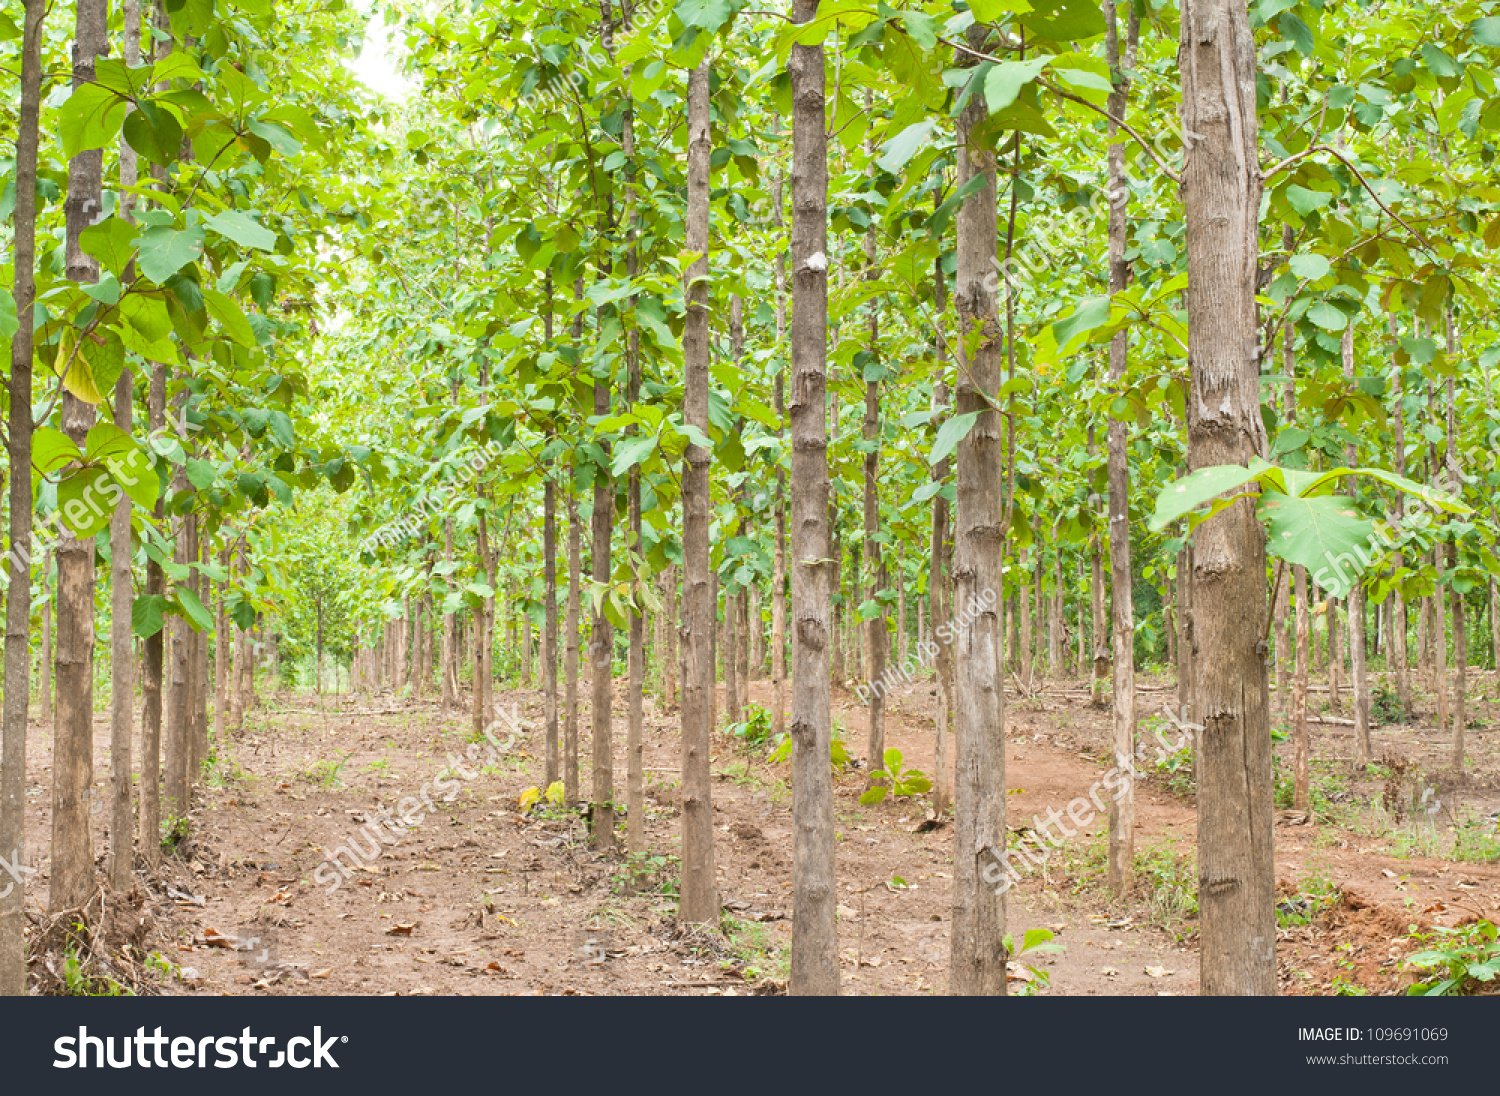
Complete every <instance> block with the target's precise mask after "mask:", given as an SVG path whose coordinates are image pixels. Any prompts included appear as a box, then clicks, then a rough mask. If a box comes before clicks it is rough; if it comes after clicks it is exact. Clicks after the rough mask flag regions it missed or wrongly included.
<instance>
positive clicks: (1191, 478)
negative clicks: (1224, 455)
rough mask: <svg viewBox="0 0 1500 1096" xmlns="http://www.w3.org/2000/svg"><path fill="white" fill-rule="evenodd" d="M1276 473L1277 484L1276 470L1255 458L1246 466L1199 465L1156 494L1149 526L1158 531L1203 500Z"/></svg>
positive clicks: (1278, 475)
mask: <svg viewBox="0 0 1500 1096" xmlns="http://www.w3.org/2000/svg"><path fill="white" fill-rule="evenodd" d="M1271 472H1274V473H1276V474H1277V475H1276V480H1277V484H1276V485H1277V486H1280V485H1281V484H1280V471H1279V469H1276V468H1273V467H1272V466H1271V465H1269V464H1267V463H1266V462H1265V461H1263V460H1261V459H1260V458H1259V457H1252V458H1250V465H1249V467H1241V466H1240V465H1238V464H1215V465H1212V466H1211V467H1208V468H1200V469H1198V471H1196V472H1194V473H1192V474H1191V475H1187V476H1184V477H1183V478H1182V479H1180V480H1178V481H1177V482H1176V483H1169V484H1167V486H1166V487H1164V488H1162V492H1161V494H1160V495H1158V496H1157V497H1156V512H1155V513H1154V514H1152V515H1151V521H1150V524H1149V528H1150V529H1151V531H1152V532H1153V533H1159V532H1161V531H1162V530H1163V529H1165V528H1166V527H1167V526H1168V525H1169V524H1171V523H1172V522H1174V521H1176V520H1177V519H1178V518H1180V517H1182V516H1183V515H1184V514H1187V513H1190V512H1192V511H1193V510H1196V509H1197V508H1198V507H1200V506H1202V505H1203V504H1204V503H1206V502H1209V501H1210V500H1212V499H1215V498H1217V497H1218V496H1220V495H1222V494H1224V493H1225V492H1227V491H1233V490H1236V489H1237V488H1240V487H1244V486H1246V485H1247V484H1250V483H1255V482H1258V481H1263V480H1264V479H1266V478H1268V477H1267V473H1271Z"/></svg>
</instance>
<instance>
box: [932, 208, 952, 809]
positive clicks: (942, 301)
mask: <svg viewBox="0 0 1500 1096" xmlns="http://www.w3.org/2000/svg"><path fill="white" fill-rule="evenodd" d="M933 201H934V202H935V203H938V204H941V201H942V199H941V196H940V195H934V196H933ZM939 250H940V251H941V248H939ZM932 299H933V311H934V313H935V314H936V315H935V319H934V322H933V329H934V334H935V350H936V363H937V364H936V368H935V369H934V370H933V380H932V410H933V427H934V429H941V428H942V425H943V421H944V420H945V419H946V418H947V417H948V341H947V333H946V330H945V328H944V320H945V319H946V318H947V307H948V279H947V276H946V275H945V274H944V273H943V260H942V257H941V256H939V257H938V258H937V259H936V260H934V261H933V264H932ZM951 471H952V462H950V461H949V459H948V458H947V457H944V458H943V459H942V460H940V461H938V463H937V465H936V466H935V467H934V468H933V470H932V478H933V481H934V482H936V483H944V482H946V481H947V479H948V476H949V473H950V472H951ZM948 524H949V522H948V499H947V497H946V496H944V495H943V493H942V492H938V494H936V495H934V496H933V497H932V544H931V553H930V554H931V565H930V568H929V571H928V579H927V610H928V612H929V613H930V614H931V618H932V626H931V633H932V642H933V643H934V644H935V645H936V647H937V654H936V655H934V656H933V680H934V684H935V685H936V686H937V712H936V720H935V722H936V738H935V740H934V742H933V753H932V757H933V760H932V768H933V774H932V810H933V814H934V815H936V816H937V817H938V818H942V817H943V815H944V813H945V812H946V811H947V810H948V807H949V804H950V803H951V802H952V799H953V788H952V786H951V784H950V782H949V779H948V727H949V719H950V718H951V712H952V711H953V633H952V631H951V628H950V625H949V621H950V620H951V619H952V617H953V614H952V612H951V608H950V605H949V593H950V591H949V579H950V577H951V575H950V572H951V570H952V567H951V560H950V557H949V553H948Z"/></svg>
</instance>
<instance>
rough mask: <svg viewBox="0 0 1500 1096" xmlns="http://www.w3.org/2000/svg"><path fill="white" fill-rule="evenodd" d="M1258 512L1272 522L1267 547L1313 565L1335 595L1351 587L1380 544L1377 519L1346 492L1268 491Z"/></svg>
mask: <svg viewBox="0 0 1500 1096" xmlns="http://www.w3.org/2000/svg"><path fill="white" fill-rule="evenodd" d="M1258 512H1259V514H1260V516H1261V517H1262V518H1263V519H1264V520H1265V521H1266V522H1267V524H1268V525H1269V527H1270V528H1269V530H1268V535H1267V538H1266V550H1267V551H1268V552H1270V553H1271V555H1273V556H1275V557H1276V558H1277V559H1284V560H1286V561H1287V562H1288V563H1292V564H1296V565H1298V566H1301V567H1305V568H1307V573H1308V574H1310V575H1311V576H1312V578H1313V581H1314V582H1316V583H1317V584H1318V585H1319V586H1320V587H1322V588H1323V589H1324V590H1327V591H1328V592H1329V594H1330V595H1332V596H1333V597H1343V596H1344V595H1345V594H1347V593H1348V592H1349V590H1350V589H1351V587H1352V585H1353V580H1354V579H1357V578H1358V577H1359V575H1360V574H1362V573H1363V572H1364V570H1365V568H1367V567H1368V566H1369V564H1370V561H1371V559H1372V558H1374V555H1375V553H1376V549H1377V548H1378V545H1376V544H1375V543H1374V541H1373V534H1374V532H1375V523H1374V522H1372V521H1370V520H1369V519H1368V518H1366V517H1363V516H1361V515H1360V513H1359V512H1358V511H1357V510H1355V509H1354V506H1353V504H1352V503H1350V501H1349V500H1348V499H1347V498H1345V497H1344V496H1342V495H1319V496H1317V497H1315V498H1292V497H1290V496H1288V495H1283V494H1282V493H1281V492H1279V491H1266V492H1263V493H1262V494H1261V497H1260V506H1259V510H1258Z"/></svg>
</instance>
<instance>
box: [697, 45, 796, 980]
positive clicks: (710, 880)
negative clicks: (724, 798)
mask: <svg viewBox="0 0 1500 1096" xmlns="http://www.w3.org/2000/svg"><path fill="white" fill-rule="evenodd" d="M709 117H710V116H709V62H708V61H707V60H704V61H703V62H702V63H701V64H700V65H698V67H697V68H695V69H693V71H692V73H691V74H690V75H689V77H688V102H687V130H688V145H687V184H688V187H687V203H688V206H687V218H686V224H685V228H686V237H687V238H686V246H687V250H689V251H691V252H695V253H696V254H697V255H698V258H697V259H695V260H694V261H693V263H692V265H691V266H689V267H688V271H687V277H688V284H687V286H686V287H685V290H684V295H685V296H686V299H687V317H686V319H685V321H684V325H683V330H682V357H683V364H684V371H685V373H684V375H685V381H684V387H683V400H682V412H683V420H684V422H685V423H686V424H687V425H689V426H693V427H696V428H697V429H698V430H700V431H702V432H703V434H704V435H705V436H707V433H708V387H709V373H708V369H709V362H708V358H709V345H708V324H709V315H708V279H709V276H710V275H709V265H708V250H709V244H710V239H709V204H708V203H709V155H710V153H711V151H712V147H713V146H712V140H713V139H712V135H711V132H710V128H709V126H710V121H709ZM820 124H821V122H820ZM683 456H684V462H683V463H684V467H683V470H682V569H683V586H682V629H681V635H682V652H683V670H682V899H681V902H680V903H679V906H678V917H679V918H680V919H681V920H683V921H686V922H688V923H699V924H704V923H715V922H717V921H718V917H719V895H718V884H717V881H716V878H715V874H714V828H713V827H714V808H713V778H712V773H711V772H710V769H709V762H710V751H711V749H712V745H713V742H712V736H713V722H712V720H713V705H712V698H713V692H714V665H713V649H712V643H713V627H714V612H715V606H714V592H713V587H712V585H711V583H710V580H711V575H710V565H709V545H708V535H709V521H710V520H711V513H710V507H711V502H710V498H709V492H710V490H711V487H710V483H709V462H710V453H709V451H708V449H707V447H705V446H702V445H689V446H688V447H687V451H686V452H685V453H684V454H683ZM794 931H795V929H794ZM794 949H795V944H794ZM795 966H796V961H795V958H794V959H793V978H795V977H796V974H795Z"/></svg>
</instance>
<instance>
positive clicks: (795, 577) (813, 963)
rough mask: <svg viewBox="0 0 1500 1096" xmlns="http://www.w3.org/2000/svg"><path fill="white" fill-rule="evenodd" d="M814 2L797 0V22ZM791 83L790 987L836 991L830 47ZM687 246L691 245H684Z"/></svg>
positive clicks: (796, 59)
mask: <svg viewBox="0 0 1500 1096" xmlns="http://www.w3.org/2000/svg"><path fill="white" fill-rule="evenodd" d="M817 13H818V0H794V3H793V7H792V21H793V22H794V23H808V22H811V21H812V20H813V19H814V18H816V16H817ZM787 74H788V76H789V78H790V80H791V92H792V238H791V261H792V332H791V363H792V391H791V402H790V413H791V428H792V458H791V462H792V477H791V479H792V484H791V489H792V554H791V559H792V567H791V571H792V665H793V666H794V667H795V672H794V673H793V675H792V724H791V736H792V959H791V977H790V979H789V981H788V983H787V990H788V992H789V993H792V994H795V995H798V996H831V995H833V994H836V993H838V991H839V960H838V929H837V926H836V925H835V923H834V905H835V903H836V901H837V892H836V890H835V888H836V887H837V878H836V876H835V874H834V832H833V827H834V816H833V774H832V769H831V766H830V765H829V751H830V749H831V745H832V739H831V732H832V725H831V704H832V692H831V686H830V678H829V671H830V669H831V667H830V662H829V660H830V654H831V652H830V649H829V645H830V643H834V642H835V636H834V633H833V629H832V616H833V582H834V574H835V570H834V569H835V568H836V566H837V565H836V564H830V563H829V562H828V560H829V559H830V557H831V555H832V553H831V552H830V545H829V519H830V513H829V485H828V421H827V418H826V415H827V411H828V407H827V398H828V138H827V134H826V132H825V131H824V128H823V127H824V109H825V107H824V103H825V99H824V86H825V84H824V74H823V47H822V45H821V44H819V45H811V46H805V45H794V46H792V49H791V54H790V56H789V58H788V60H787ZM688 247H689V249H691V248H692V244H689V245H688Z"/></svg>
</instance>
